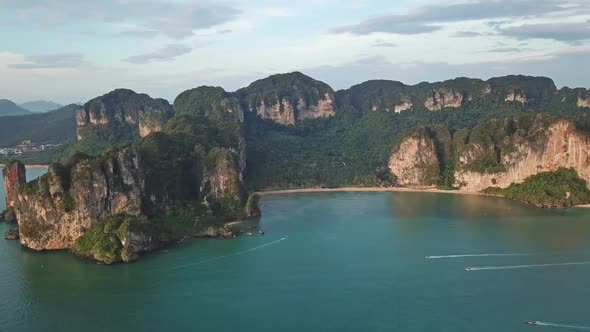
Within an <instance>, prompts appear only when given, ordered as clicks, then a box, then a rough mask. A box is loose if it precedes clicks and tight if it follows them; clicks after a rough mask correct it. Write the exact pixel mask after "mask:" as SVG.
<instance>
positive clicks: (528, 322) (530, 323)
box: [525, 320, 539, 325]
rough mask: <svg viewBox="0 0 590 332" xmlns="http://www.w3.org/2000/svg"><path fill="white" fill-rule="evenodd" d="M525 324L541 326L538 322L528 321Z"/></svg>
mask: <svg viewBox="0 0 590 332" xmlns="http://www.w3.org/2000/svg"><path fill="white" fill-rule="evenodd" d="M525 323H527V324H529V325H539V324H538V322H537V321H536V320H527V321H526V322H525Z"/></svg>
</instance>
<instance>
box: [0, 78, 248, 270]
mask: <svg viewBox="0 0 590 332" xmlns="http://www.w3.org/2000/svg"><path fill="white" fill-rule="evenodd" d="M199 91H201V92H203V91H202V89H201V90H199ZM205 92H207V93H208V95H209V96H210V97H211V98H212V99H211V100H214V104H215V105H220V106H223V107H221V108H218V109H214V108H213V107H211V105H208V106H207V107H206V109H208V110H209V111H208V112H202V110H203V109H204V108H202V107H199V106H198V105H197V103H195V101H196V100H201V99H202V98H203V97H204V95H203V94H202V93H195V91H192V94H191V93H188V94H185V95H183V96H182V97H179V99H178V100H177V104H178V114H177V115H176V116H174V117H172V118H171V119H170V120H168V121H167V122H166V123H165V124H163V125H162V128H161V130H158V131H156V132H152V133H150V134H148V135H147V136H146V137H144V138H143V139H141V140H140V141H138V142H137V143H135V144H131V145H126V146H124V147H121V148H117V147H111V148H109V149H107V150H105V151H103V152H102V153H100V154H98V155H96V156H90V155H85V154H82V153H77V154H75V155H73V156H72V157H71V158H69V159H68V160H66V161H64V162H62V163H54V164H52V165H51V166H50V167H49V169H48V172H47V174H45V175H43V176H41V177H40V178H39V179H36V180H33V181H31V182H29V183H27V182H26V173H25V172H26V171H25V168H24V166H23V165H22V163H20V162H13V163H10V164H8V165H7V166H6V168H5V170H4V172H3V176H4V180H5V186H6V192H7V197H6V200H7V205H8V206H10V207H11V208H12V209H14V211H15V214H16V220H17V222H18V225H19V233H20V234H19V236H20V242H21V243H22V244H23V245H24V246H26V247H28V248H31V249H34V250H59V249H68V250H72V251H73V252H74V253H76V254H77V255H79V256H83V257H87V258H91V259H94V260H96V261H99V262H103V263H114V262H119V261H125V262H128V261H132V260H135V259H137V257H138V255H140V254H142V253H144V252H149V251H152V250H154V249H157V248H160V247H162V246H164V245H166V244H168V243H170V242H172V241H176V240H178V239H180V238H182V237H185V236H197V237H203V236H205V237H231V236H232V233H231V231H230V230H229V228H227V227H226V226H225V223H227V222H230V221H234V220H239V219H242V218H248V217H252V216H255V215H257V214H259V211H258V209H257V207H256V206H253V204H254V203H253V202H255V203H256V204H257V200H256V198H255V197H254V196H252V195H251V196H250V197H248V195H247V193H246V191H245V189H244V181H243V177H244V176H243V173H244V171H245V167H246V166H245V165H246V154H245V139H244V132H243V128H242V124H241V123H240V121H242V119H243V114H242V113H241V110H240V108H239V104H238V103H237V102H236V101H235V100H233V99H231V98H229V99H226V97H227V96H219V95H216V94H215V93H213V92H214V91H205ZM106 125H108V124H106ZM85 139H87V138H86V137H85V138H83V140H82V142H84V140H85Z"/></svg>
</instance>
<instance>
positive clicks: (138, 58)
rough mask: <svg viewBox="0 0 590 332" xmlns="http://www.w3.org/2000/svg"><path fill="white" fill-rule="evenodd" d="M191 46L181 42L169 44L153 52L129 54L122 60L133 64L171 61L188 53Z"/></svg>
mask: <svg viewBox="0 0 590 332" xmlns="http://www.w3.org/2000/svg"><path fill="white" fill-rule="evenodd" d="M190 52H191V48H190V47H188V46H185V45H181V44H169V45H166V46H164V47H162V48H160V49H158V50H156V51H154V52H150V53H144V54H138V55H134V56H130V57H128V58H127V59H125V60H124V61H127V62H130V63H134V64H146V63H150V62H152V61H171V60H174V59H175V58H176V57H178V56H181V55H184V54H187V53H190Z"/></svg>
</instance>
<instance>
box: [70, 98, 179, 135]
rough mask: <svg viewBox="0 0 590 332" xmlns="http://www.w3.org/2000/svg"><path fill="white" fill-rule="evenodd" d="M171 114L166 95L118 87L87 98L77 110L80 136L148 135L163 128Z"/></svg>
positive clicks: (78, 133)
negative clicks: (160, 96)
mask: <svg viewBox="0 0 590 332" xmlns="http://www.w3.org/2000/svg"><path fill="white" fill-rule="evenodd" d="M171 116H172V107H171V106H170V104H169V103H168V102H167V101H165V100H163V99H152V98H150V97H149V96H148V95H145V94H137V93H135V92H133V91H131V90H127V89H118V90H114V91H112V92H110V93H108V94H106V95H104V96H101V97H98V98H95V99H92V100H90V101H89V102H87V103H86V104H85V105H84V106H83V107H82V108H80V109H79V110H78V111H76V124H77V136H78V140H82V139H84V138H93V137H103V136H106V137H117V136H125V135H127V136H129V137H133V136H134V135H135V136H139V137H145V136H147V135H149V134H150V133H152V132H155V131H160V130H162V127H163V125H164V123H165V122H166V121H167V120H168V119H169V118H170V117H171Z"/></svg>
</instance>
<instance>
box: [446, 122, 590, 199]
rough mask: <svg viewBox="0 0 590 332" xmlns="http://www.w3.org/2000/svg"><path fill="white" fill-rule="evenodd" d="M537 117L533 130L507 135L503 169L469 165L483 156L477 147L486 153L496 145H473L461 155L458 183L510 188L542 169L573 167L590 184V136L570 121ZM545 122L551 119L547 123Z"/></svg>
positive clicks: (468, 187)
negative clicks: (477, 152) (486, 168)
mask: <svg viewBox="0 0 590 332" xmlns="http://www.w3.org/2000/svg"><path fill="white" fill-rule="evenodd" d="M543 117H544V116H537V117H536V123H535V124H533V127H536V128H531V129H530V130H529V132H527V133H526V134H523V133H522V132H519V131H517V132H515V133H513V134H511V135H509V136H506V137H505V138H504V142H501V145H502V146H503V147H504V148H503V149H501V150H500V151H501V152H500V159H499V165H500V166H501V167H500V168H498V169H496V170H495V171H491V172H485V171H484V172H482V171H475V170H473V169H471V168H470V167H469V165H470V164H473V163H474V161H476V160H481V157H480V156H477V155H476V154H474V153H473V151H474V150H477V149H487V151H486V152H484V153H483V154H488V155H489V153H490V152H492V153H493V151H494V150H497V147H494V145H488V146H483V147H482V146H481V145H480V144H478V143H476V144H470V145H468V146H467V148H465V149H463V151H462V152H461V153H460V154H459V165H458V168H457V170H456V172H455V181H456V185H457V186H458V187H460V188H461V189H463V190H467V191H481V190H483V189H485V188H488V187H499V188H506V187H508V186H510V185H511V184H512V183H522V182H523V181H524V180H525V179H526V178H528V177H530V176H532V175H535V174H537V173H539V172H548V171H556V170H558V169H559V168H573V169H574V170H575V171H576V172H577V174H578V176H579V177H580V178H582V179H584V180H586V181H587V182H588V183H590V137H588V135H586V134H583V133H580V132H578V131H577V130H576V129H575V126H574V125H573V124H572V123H571V122H569V121H566V120H548V119H543ZM545 121H550V122H549V123H546V122H545Z"/></svg>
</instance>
